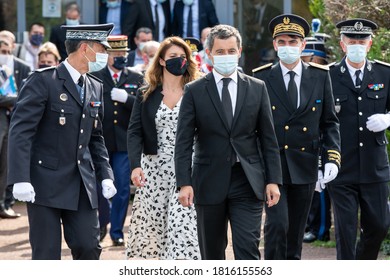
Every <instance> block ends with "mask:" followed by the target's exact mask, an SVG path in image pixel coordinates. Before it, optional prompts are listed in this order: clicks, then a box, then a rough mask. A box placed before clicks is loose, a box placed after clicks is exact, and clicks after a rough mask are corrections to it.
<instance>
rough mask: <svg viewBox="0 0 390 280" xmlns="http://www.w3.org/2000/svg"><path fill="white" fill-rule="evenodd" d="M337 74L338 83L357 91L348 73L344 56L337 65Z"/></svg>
mask: <svg viewBox="0 0 390 280" xmlns="http://www.w3.org/2000/svg"><path fill="white" fill-rule="evenodd" d="M339 69H340V71H339V76H340V83H341V84H343V85H346V86H347V87H349V88H350V89H351V90H352V91H353V92H356V93H358V92H359V89H357V88H356V87H355V84H354V82H353V81H352V78H351V75H350V74H349V71H348V67H347V64H346V62H345V58H344V59H343V60H342V61H341V63H340V66H339Z"/></svg>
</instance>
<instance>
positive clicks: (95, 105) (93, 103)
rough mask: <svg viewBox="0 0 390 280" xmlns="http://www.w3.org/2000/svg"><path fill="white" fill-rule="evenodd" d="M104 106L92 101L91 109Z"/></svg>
mask: <svg viewBox="0 0 390 280" xmlns="http://www.w3.org/2000/svg"><path fill="white" fill-rule="evenodd" d="M101 105H102V102H100V101H92V102H91V107H100V106H101Z"/></svg>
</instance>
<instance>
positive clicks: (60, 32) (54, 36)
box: [49, 22, 68, 62]
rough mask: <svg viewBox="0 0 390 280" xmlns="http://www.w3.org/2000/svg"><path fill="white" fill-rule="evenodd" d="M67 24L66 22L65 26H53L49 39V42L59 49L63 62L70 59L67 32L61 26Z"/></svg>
mask: <svg viewBox="0 0 390 280" xmlns="http://www.w3.org/2000/svg"><path fill="white" fill-rule="evenodd" d="M65 24H66V23H65V22H64V23H63V24H60V25H56V26H53V27H52V29H51V31H50V38H49V41H50V42H52V43H53V44H54V45H56V47H57V49H58V52H59V53H60V56H61V62H62V61H64V60H65V59H66V58H67V57H68V54H67V52H66V48H65V40H66V30H65V29H63V28H61V25H65Z"/></svg>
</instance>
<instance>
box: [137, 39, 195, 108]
mask: <svg viewBox="0 0 390 280" xmlns="http://www.w3.org/2000/svg"><path fill="white" fill-rule="evenodd" d="M172 46H178V47H180V48H182V49H183V50H184V52H185V54H186V58H187V61H188V67H187V71H186V72H185V73H184V75H183V76H182V86H183V87H184V85H185V84H187V83H189V82H191V81H193V80H195V79H197V78H198V77H199V76H200V73H199V71H198V67H197V63H196V61H195V59H194V58H193V57H192V52H191V49H190V47H189V46H188V45H187V44H186V42H184V40H183V39H182V38H180V37H177V36H174V37H168V38H166V39H165V40H164V41H162V42H161V44H160V47H159V48H158V50H157V52H156V54H155V56H154V57H155V58H154V59H153V63H152V64H151V65H149V67H148V69H147V70H146V73H145V82H146V86H145V87H144V89H143V97H144V100H146V99H147V98H148V96H149V95H150V93H152V92H153V91H154V90H155V89H156V88H157V87H158V86H159V85H161V84H162V82H163V69H164V66H161V65H160V58H162V59H164V56H165V54H166V52H167V50H168V49H169V48H170V47H172Z"/></svg>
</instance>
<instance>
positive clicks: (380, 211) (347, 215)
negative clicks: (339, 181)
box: [328, 182, 390, 260]
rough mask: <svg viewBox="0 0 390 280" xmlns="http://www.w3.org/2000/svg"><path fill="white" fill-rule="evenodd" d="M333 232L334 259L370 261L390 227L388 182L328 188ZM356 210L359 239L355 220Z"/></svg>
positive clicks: (331, 186) (331, 185) (375, 255)
mask: <svg viewBox="0 0 390 280" xmlns="http://www.w3.org/2000/svg"><path fill="white" fill-rule="evenodd" d="M328 190H329V195H330V198H331V202H332V206H333V212H334V218H335V230H336V249H337V259H339V260H353V259H359V260H374V259H376V258H377V257H378V252H379V249H380V246H381V243H382V241H383V239H384V238H385V237H386V234H387V231H388V229H389V225H390V213H389V206H388V197H389V187H388V183H387V182H384V183H375V184H351V185H333V184H330V185H329V186H328ZM359 207H360V239H359V241H358V242H357V243H356V240H357V234H358V220H359Z"/></svg>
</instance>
